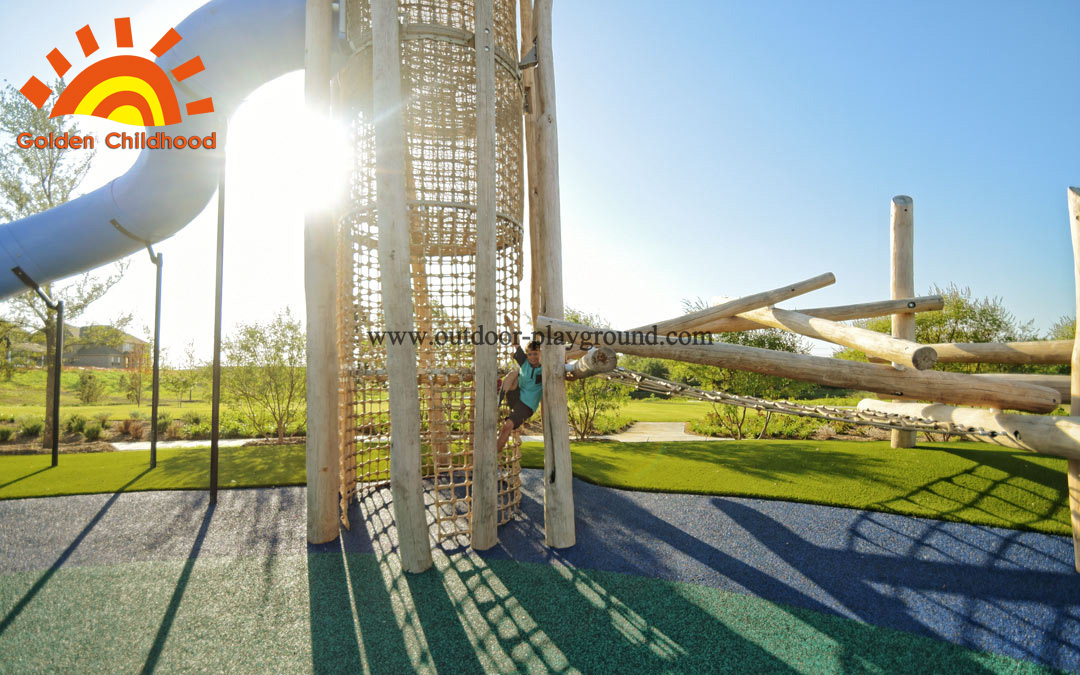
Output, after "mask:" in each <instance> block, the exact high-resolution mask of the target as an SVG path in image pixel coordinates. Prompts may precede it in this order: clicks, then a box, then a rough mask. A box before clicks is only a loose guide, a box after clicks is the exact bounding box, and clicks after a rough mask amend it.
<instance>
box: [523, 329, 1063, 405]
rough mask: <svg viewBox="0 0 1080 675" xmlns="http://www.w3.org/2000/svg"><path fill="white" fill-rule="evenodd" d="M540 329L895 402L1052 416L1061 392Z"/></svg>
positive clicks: (732, 348) (549, 336) (549, 337)
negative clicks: (906, 400) (921, 401)
mask: <svg viewBox="0 0 1080 675" xmlns="http://www.w3.org/2000/svg"><path fill="white" fill-rule="evenodd" d="M537 328H538V330H539V332H540V333H541V335H542V337H543V339H544V340H545V341H549V342H555V343H556V344H557V343H558V341H559V339H562V341H563V342H565V343H569V342H572V341H573V340H574V339H580V337H581V332H582V331H588V332H589V333H590V336H589V337H590V338H596V340H595V341H596V342H598V343H599V344H603V345H605V346H609V347H611V348H612V349H614V350H615V351H617V352H621V353H624V354H633V355H635V356H647V357H654V358H661V359H674V360H676V361H689V362H691V363H702V364H705V365H710V366H719V367H721V368H732V369H735V370H748V371H751V372H754V373H761V374H764V375H776V376H778V377H787V378H791V379H795V380H805V381H807V382H818V383H820V384H826V385H829V386H833V387H844V388H851V389H862V390H865V391H872V392H874V393H878V394H884V395H886V396H890V397H894V398H900V397H908V398H918V399H924V400H928V401H944V402H946V403H955V404H959V405H976V406H985V407H988V408H999V409H1010V410H1024V411H1026V412H1050V411H1052V410H1054V409H1055V408H1057V406H1058V404H1059V403H1060V397H1059V396H1058V394H1057V392H1056V391H1054V390H1052V389H1047V388H1046V387H1037V386H1034V385H1030V384H1022V383H1009V382H1002V381H999V380H993V381H991V380H986V379H982V378H978V377H972V376H970V375H962V374H959V373H943V372H938V371H935V370H895V369H893V368H883V367H881V366H876V365H874V364H871V363H859V362H855V361H843V360H840V359H831V358H825V357H822V356H810V355H806V354H791V353H788V352H776V351H772V350H768V349H758V348H756V347H744V346H742V345H730V344H724V343H716V344H710V345H679V344H674V345H672V344H659V342H660V341H659V340H658V341H657V342H658V344H641V343H640V340H639V339H637V338H635V336H634V335H633V334H631V333H627V332H620V331H610V330H604V329H598V328H594V327H592V326H583V325H581V324H575V323H571V322H568V321H562V320H558V319H552V318H549V317H546V316H539V317H537ZM635 342H637V343H636V344H635Z"/></svg>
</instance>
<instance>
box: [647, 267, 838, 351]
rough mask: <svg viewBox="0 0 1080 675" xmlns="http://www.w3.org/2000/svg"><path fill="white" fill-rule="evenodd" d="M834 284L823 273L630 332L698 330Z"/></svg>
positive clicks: (833, 277)
mask: <svg viewBox="0 0 1080 675" xmlns="http://www.w3.org/2000/svg"><path fill="white" fill-rule="evenodd" d="M834 283H836V277H835V276H834V275H833V273H832V272H826V273H825V274H819V275H818V276H816V277H811V278H809V279H805V280H803V281H797V282H795V283H793V284H789V285H787V286H781V287H780V288H774V289H772V290H770V291H763V292H761V293H754V294H753V295H747V296H744V297H741V298H733V299H731V300H726V301H724V302H722V303H720V304H719V305H713V306H712V307H709V308H708V309H703V310H700V311H697V312H692V313H690V314H684V315H682V316H677V317H675V318H673V319H668V320H666V321H659V322H657V323H655V324H648V325H646V326H638V327H637V328H634V329H632V330H635V331H642V332H644V331H649V330H653V329H654V328H655V329H656V330H657V332H659V333H660V334H661V335H663V334H666V333H667V332H669V331H676V332H678V331H684V330H685V331H693V330H700V327H701V326H704V325H707V324H709V323H711V322H713V321H715V320H716V319H723V318H725V317H729V316H735V315H736V314H739V313H741V312H746V311H749V310H751V309H757V308H759V307H768V306H769V305H775V304H776V303H778V302H782V301H784V300H787V299H789V298H794V297H797V296H800V295H803V294H805V293H809V292H810V291H816V290H817V289H819V288H824V287H825V286H829V285H831V284H834Z"/></svg>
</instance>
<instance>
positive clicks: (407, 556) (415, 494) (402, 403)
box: [371, 0, 432, 572]
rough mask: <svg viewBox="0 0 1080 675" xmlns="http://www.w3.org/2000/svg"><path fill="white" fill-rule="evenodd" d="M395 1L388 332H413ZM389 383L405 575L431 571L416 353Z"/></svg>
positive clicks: (400, 357)
mask: <svg viewBox="0 0 1080 675" xmlns="http://www.w3.org/2000/svg"><path fill="white" fill-rule="evenodd" d="M399 30H400V24H399V23H398V3H397V0H372V3H371V58H372V74H373V78H374V82H373V87H372V99H373V102H374V112H375V186H376V187H375V189H376V191H377V192H376V194H377V195H378V227H379V269H380V270H381V272H382V279H381V281H382V306H383V312H384V314H385V317H386V331H387V332H390V331H410V330H413V302H412V288H411V286H412V285H411V283H410V275H409V262H410V259H409V214H408V210H407V208H406V203H405V129H404V126H403V119H402V113H401V105H402V101H401V52H400V46H399V35H398V31H399ZM386 362H387V371H388V374H389V378H390V491H391V493H392V499H393V505H394V524H395V525H396V526H397V534H398V546H399V551H400V554H401V567H402V569H404V570H405V571H406V572H423V571H424V570H426V569H428V568H429V567H431V562H432V561H431V546H430V544H429V543H428V525H427V516H426V514H425V512H424V485H423V481H422V479H421V477H420V398H419V392H418V390H417V387H416V374H417V373H416V347H415V346H414V345H413V343H412V341H411V340H404V341H402V343H401V344H397V345H394V344H387V345H386Z"/></svg>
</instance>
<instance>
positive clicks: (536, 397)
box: [514, 347, 544, 412]
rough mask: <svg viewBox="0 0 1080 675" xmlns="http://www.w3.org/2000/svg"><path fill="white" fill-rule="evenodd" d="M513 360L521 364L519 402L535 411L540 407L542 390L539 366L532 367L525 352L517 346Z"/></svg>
mask: <svg viewBox="0 0 1080 675" xmlns="http://www.w3.org/2000/svg"><path fill="white" fill-rule="evenodd" d="M519 357H520V358H519ZM514 360H515V361H517V362H518V363H519V364H521V368H520V370H519V372H518V395H519V396H520V398H521V402H522V403H524V404H525V405H527V406H529V407H530V408H532V409H533V412H535V411H536V410H537V408H539V407H540V397H541V395H542V394H543V392H544V387H543V385H542V384H541V382H540V371H541V367H540V366H537V367H535V368H533V366H532V364H531V363H529V360H528V359H527V358H526V357H525V352H523V351H521V347H518V349H517V351H516V352H515V353H514Z"/></svg>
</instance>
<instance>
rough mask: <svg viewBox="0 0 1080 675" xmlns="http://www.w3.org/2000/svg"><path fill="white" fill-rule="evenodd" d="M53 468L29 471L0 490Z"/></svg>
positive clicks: (2, 485) (0, 488) (1, 486)
mask: <svg viewBox="0 0 1080 675" xmlns="http://www.w3.org/2000/svg"><path fill="white" fill-rule="evenodd" d="M55 468H56V467H54V466H47V467H45V468H44V469H38V470H37V471H31V472H30V473H28V474H26V475H23V476H19V477H18V478H16V479H15V480H9V481H8V482H6V483H2V484H0V490H3V489H4V488H6V487H7V486H9V485H14V484H15V483H18V482H19V481H21V480H26V479H27V478H29V477H30V476H36V475H38V474H39V473H42V472H44V471H48V470H49V469H55ZM128 485H130V483H128Z"/></svg>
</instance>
